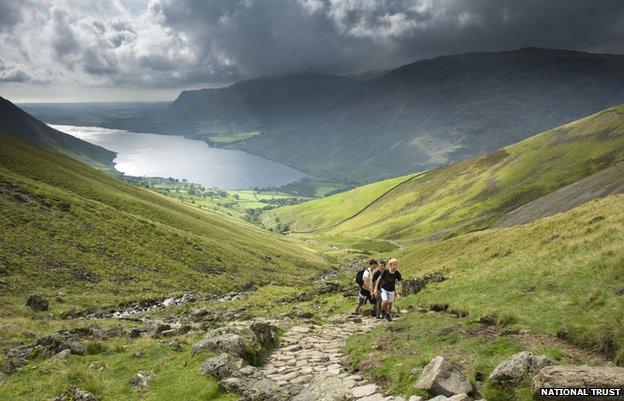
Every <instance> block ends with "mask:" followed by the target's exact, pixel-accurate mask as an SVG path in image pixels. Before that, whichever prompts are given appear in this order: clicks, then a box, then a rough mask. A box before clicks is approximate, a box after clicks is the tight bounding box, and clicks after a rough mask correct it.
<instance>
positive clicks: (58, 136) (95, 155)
mask: <svg viewBox="0 0 624 401" xmlns="http://www.w3.org/2000/svg"><path fill="white" fill-rule="evenodd" d="M0 131H2V132H5V133H9V134H11V135H13V136H15V137H18V138H21V139H23V140H25V141H27V142H29V143H31V144H33V145H36V146H39V147H41V148H44V149H49V150H54V151H57V152H59V153H63V154H65V155H68V156H71V157H73V158H75V159H78V160H81V161H83V162H85V163H88V164H91V165H94V166H96V167H100V168H104V169H111V170H112V169H113V159H114V158H115V152H111V151H110V150H107V149H104V148H103V147H101V146H97V145H93V144H91V143H89V142H86V141H83V140H82V139H78V138H75V137H73V136H71V135H68V134H66V133H64V132H61V131H57V130H55V129H54V128H51V127H49V126H47V125H46V124H44V123H42V122H41V121H39V120H37V119H36V118H34V117H33V116H31V115H30V114H28V113H26V112H24V111H23V110H21V109H20V108H19V107H17V106H15V105H14V104H13V103H11V102H9V101H8V100H6V99H4V98H2V97H0Z"/></svg>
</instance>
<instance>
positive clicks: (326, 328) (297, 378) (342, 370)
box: [260, 317, 404, 401]
mask: <svg viewBox="0 0 624 401" xmlns="http://www.w3.org/2000/svg"><path fill="white" fill-rule="evenodd" d="M379 324H387V323H386V322H385V321H380V320H377V319H372V318H363V319H360V318H356V317H349V318H341V319H334V320H333V322H330V323H327V324H325V325H322V326H315V325H310V326H295V327H292V328H291V329H289V330H288V331H287V332H286V333H284V335H283V336H282V338H281V341H280V348H278V349H276V350H275V351H274V352H273V354H272V355H271V357H270V358H269V360H268V361H267V363H266V365H265V366H264V367H262V368H261V369H260V372H261V373H262V374H263V375H264V376H266V377H268V378H270V379H273V380H274V381H275V382H277V383H278V384H279V385H281V386H285V387H290V388H294V389H295V390H297V392H298V391H300V390H302V389H303V388H304V387H306V386H307V385H308V384H309V383H310V381H312V379H313V378H314V376H316V375H317V374H323V373H328V374H331V375H335V376H336V377H338V378H340V380H341V381H342V383H343V384H344V385H345V387H347V388H348V389H350V391H351V392H352V393H353V396H354V398H355V399H356V400H359V401H386V400H393V401H404V398H403V397H394V396H388V397H387V396H384V395H382V394H381V393H379V391H378V389H377V385H376V384H374V383H369V382H368V381H366V380H365V379H364V378H362V376H360V375H353V374H350V373H349V372H348V370H347V363H348V360H347V357H346V356H345V355H344V354H343V353H342V348H343V347H344V345H345V341H346V339H347V338H348V337H349V336H351V335H353V334H356V333H362V332H367V331H370V330H371V329H372V328H373V327H375V326H377V325H379Z"/></svg>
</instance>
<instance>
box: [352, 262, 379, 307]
mask: <svg viewBox="0 0 624 401" xmlns="http://www.w3.org/2000/svg"><path fill="white" fill-rule="evenodd" d="M376 269H377V261H376V260H375V259H371V260H370V261H369V262H368V268H366V269H362V270H360V271H358V272H357V274H356V275H355V282H356V283H357V285H358V286H360V291H359V294H358V303H357V306H356V307H355V314H356V315H359V314H360V309H362V306H364V305H366V302H369V303H370V304H371V305H375V298H373V297H372V295H371V291H372V289H373V272H374V270H376Z"/></svg>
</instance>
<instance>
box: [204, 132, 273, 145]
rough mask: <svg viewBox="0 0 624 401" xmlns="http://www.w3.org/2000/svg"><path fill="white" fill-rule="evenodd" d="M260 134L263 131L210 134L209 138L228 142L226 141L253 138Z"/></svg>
mask: <svg viewBox="0 0 624 401" xmlns="http://www.w3.org/2000/svg"><path fill="white" fill-rule="evenodd" d="M258 135H262V132H260V131H248V132H239V133H237V134H221V135H210V136H209V137H208V139H209V140H210V142H212V143H216V144H226V143H235V142H241V141H246V140H247V139H250V138H253V137H255V136H258Z"/></svg>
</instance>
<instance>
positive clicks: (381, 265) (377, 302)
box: [372, 259, 386, 319]
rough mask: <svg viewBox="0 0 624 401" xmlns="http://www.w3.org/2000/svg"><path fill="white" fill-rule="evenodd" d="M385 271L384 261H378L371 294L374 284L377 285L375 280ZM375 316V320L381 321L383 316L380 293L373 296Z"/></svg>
mask: <svg viewBox="0 0 624 401" xmlns="http://www.w3.org/2000/svg"><path fill="white" fill-rule="evenodd" d="M384 270H386V261H385V260H383V259H382V260H380V261H379V269H377V270H376V271H375V273H373V288H372V289H373V292H374V290H375V283H377V279H378V278H379V276H381V273H382V272H383V271H384ZM375 316H376V317H377V319H383V314H382V313H381V291H380V292H378V293H377V294H376V295H375Z"/></svg>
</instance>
